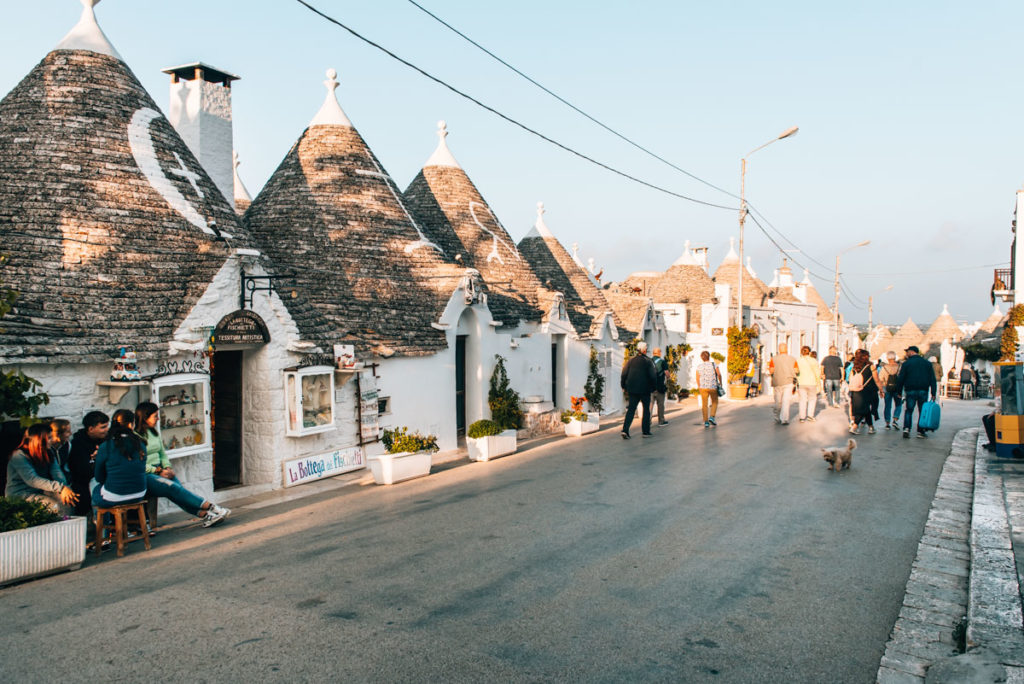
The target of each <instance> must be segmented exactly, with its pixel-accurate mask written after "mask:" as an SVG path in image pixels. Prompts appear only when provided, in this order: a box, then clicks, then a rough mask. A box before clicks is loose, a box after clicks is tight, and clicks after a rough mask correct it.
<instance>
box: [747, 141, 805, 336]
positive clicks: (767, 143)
mask: <svg viewBox="0 0 1024 684" xmlns="http://www.w3.org/2000/svg"><path fill="white" fill-rule="evenodd" d="M799 130H800V129H799V128H797V127H796V126H793V127H792V128H787V129H786V130H785V131H783V132H782V134H781V135H779V136H778V137H776V138H772V139H771V140H769V141H768V142H766V143H765V144H764V145H761V146H760V147H755V148H754V149H752V150H751V151H750V152H748V153H747V155H746V157H743V159H741V160H740V261H739V264H738V265H737V269H736V327H737V328H739V329H742V328H743V224H744V223H745V222H746V220H747V157H749V156H751V155H752V154H754V152H757V151H758V150H762V149H764V148H766V147H768V146H769V145H771V144H772V143H773V142H775V141H776V140H782V139H783V138H788V137H790V136H793V135H796V134H797V131H799Z"/></svg>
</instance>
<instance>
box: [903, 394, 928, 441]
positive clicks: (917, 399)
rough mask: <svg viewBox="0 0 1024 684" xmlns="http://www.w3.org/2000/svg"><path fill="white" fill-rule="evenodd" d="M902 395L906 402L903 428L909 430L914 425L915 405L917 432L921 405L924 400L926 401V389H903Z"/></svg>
mask: <svg viewBox="0 0 1024 684" xmlns="http://www.w3.org/2000/svg"><path fill="white" fill-rule="evenodd" d="M903 396H904V401H906V402H907V407H906V409H905V410H904V412H903V429H904V430H909V429H910V428H912V427H914V407H915V405H916V406H917V424H918V432H920V431H921V428H920V425H921V407H922V406H923V405H924V402H926V401H928V390H926V389H923V390H905V391H904V392H903Z"/></svg>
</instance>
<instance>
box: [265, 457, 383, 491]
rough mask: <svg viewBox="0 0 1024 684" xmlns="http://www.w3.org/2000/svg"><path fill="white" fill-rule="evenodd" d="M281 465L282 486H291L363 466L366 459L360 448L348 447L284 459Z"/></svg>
mask: <svg viewBox="0 0 1024 684" xmlns="http://www.w3.org/2000/svg"><path fill="white" fill-rule="evenodd" d="M282 466H283V467H284V486H285V487H292V486H294V485H297V484H302V483H304V482H312V481H314V480H322V479H323V478H325V477H332V476H334V475H340V474H341V473H347V472H349V471H350V470H358V469H359V468H365V467H366V459H365V458H364V457H363V450H362V449H361V448H359V447H349V448H347V449H335V450H334V451H328V452H325V453H322V454H317V455H315V456H306V457H304V458H296V459H293V460H291V461H285V462H284V463H283V464H282Z"/></svg>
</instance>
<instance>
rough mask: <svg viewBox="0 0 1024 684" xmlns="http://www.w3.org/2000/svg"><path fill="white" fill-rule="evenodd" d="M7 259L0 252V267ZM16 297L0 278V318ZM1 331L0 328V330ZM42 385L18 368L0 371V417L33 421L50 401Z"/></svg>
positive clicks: (0, 267)
mask: <svg viewBox="0 0 1024 684" xmlns="http://www.w3.org/2000/svg"><path fill="white" fill-rule="evenodd" d="M7 260H8V257H7V255H6V254H0V269H2V268H3V267H4V266H6V265H7ZM17 298H18V293H17V292H15V291H14V290H8V289H6V288H4V287H3V279H2V278H0V318H3V317H4V316H6V315H7V314H8V313H10V311H11V308H12V307H13V306H14V300H15V299H17ZM2 331H3V329H2V328H0V332H2ZM42 386H43V385H42V383H41V382H39V381H38V380H36V379H34V378H30V377H29V376H27V375H25V374H24V373H22V372H21V371H20V370H16V369H15V370H9V371H7V372H6V373H0V419H2V420H13V419H15V418H17V419H18V420H20V421H21V424H22V426H24V427H28V426H29V425H31V424H32V423H34V422H35V421H34V420H33V419H34V418H35V416H36V415H38V414H39V407H40V406H43V405H45V404H49V403H50V397H49V395H48V394H46V392H40V391H39V388H40V387H42Z"/></svg>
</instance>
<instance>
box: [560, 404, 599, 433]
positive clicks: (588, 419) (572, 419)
mask: <svg viewBox="0 0 1024 684" xmlns="http://www.w3.org/2000/svg"><path fill="white" fill-rule="evenodd" d="M584 399H585V397H570V401H571V402H572V408H571V409H566V410H564V411H562V422H563V423H564V424H565V434H566V435H567V436H568V437H582V436H583V435H586V434H588V433H591V432H597V430H598V428H600V427H601V414H599V413H596V412H590V413H588V412H586V411H584V410H583V401H584Z"/></svg>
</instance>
